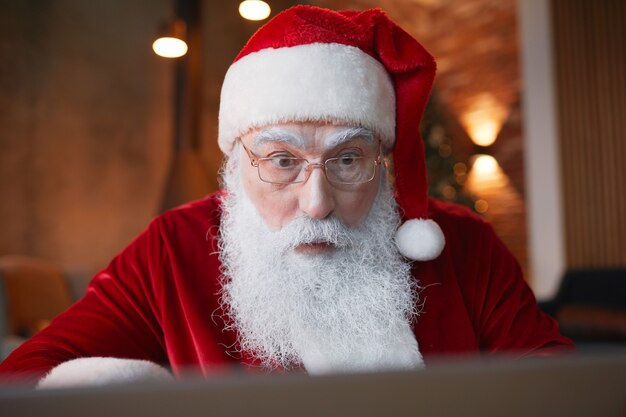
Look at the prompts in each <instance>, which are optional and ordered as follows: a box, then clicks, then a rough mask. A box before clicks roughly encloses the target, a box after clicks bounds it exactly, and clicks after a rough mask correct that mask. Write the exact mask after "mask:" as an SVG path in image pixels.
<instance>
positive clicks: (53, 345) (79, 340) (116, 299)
mask: <svg viewBox="0 0 626 417" xmlns="http://www.w3.org/2000/svg"><path fill="white" fill-rule="evenodd" d="M163 257H164V251H163V244H162V242H161V239H160V233H159V227H158V220H157V221H155V222H153V223H152V224H151V226H150V228H148V230H147V231H145V232H144V233H143V234H141V235H140V236H139V237H138V238H137V239H136V240H135V241H134V242H133V243H131V244H130V245H129V246H128V247H127V248H126V249H125V250H124V251H122V252H121V253H120V254H119V255H118V256H117V257H115V258H114V259H113V261H112V262H111V263H110V265H109V266H108V267H107V268H106V269H105V270H103V271H101V272H100V273H98V274H97V275H96V276H95V277H94V279H93V280H92V281H91V283H90V284H89V287H88V288H87V292H86V294H85V296H84V297H83V298H82V299H81V300H79V301H78V302H76V303H75V304H74V305H73V306H71V307H70V308H69V309H68V310H67V311H66V312H64V313H63V314H61V315H59V316H58V317H56V318H55V319H54V320H53V321H52V322H51V323H50V325H49V326H48V327H46V328H45V329H43V330H42V331H41V332H39V333H38V334H36V335H35V336H34V337H32V338H31V339H29V340H28V341H26V342H25V343H24V344H23V345H21V346H20V347H19V348H17V349H16V350H15V351H14V352H13V353H12V354H11V355H9V357H8V358H7V359H6V360H5V361H4V362H2V364H0V377H1V378H2V380H6V381H9V380H13V381H20V382H25V383H34V382H36V381H37V380H38V379H39V378H40V377H41V376H43V375H44V374H45V373H46V372H48V371H49V370H50V369H52V368H53V367H55V366H56V365H58V364H59V363H62V362H65V361H68V360H71V359H74V358H78V357H87V356H111V357H118V358H129V359H146V360H150V361H153V362H156V363H160V364H165V365H166V364H167V355H166V353H165V348H164V339H163V334H162V330H161V326H160V322H161V320H160V314H159V303H158V300H159V299H160V297H159V284H158V283H159V282H160V279H159V276H160V272H161V265H162V263H163V259H162V258H163Z"/></svg>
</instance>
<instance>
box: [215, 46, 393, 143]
mask: <svg viewBox="0 0 626 417" xmlns="http://www.w3.org/2000/svg"><path fill="white" fill-rule="evenodd" d="M220 100H221V101H220V114H219V135H218V143H219V146H220V148H221V149H222V151H223V152H224V153H225V154H230V152H231V151H232V147H233V143H234V141H235V139H236V138H237V137H239V136H241V135H242V134H244V133H246V132H248V131H249V130H250V129H252V128H255V127H262V126H266V125H270V124H276V123H286V122H307V121H310V122H311V121H321V122H333V123H345V124H349V125H354V126H360V127H365V128H368V129H370V130H372V131H373V132H374V133H375V134H378V135H380V136H381V139H382V140H383V144H384V145H385V147H387V148H391V147H392V145H393V143H394V140H395V139H394V138H395V127H396V99H395V92H394V87H393V83H392V81H391V78H390V77H389V74H388V73H387V71H386V70H385V68H384V67H383V65H382V64H381V63H380V62H378V61H377V60H376V59H374V58H372V57H371V56H369V55H367V54H366V53H365V52H363V51H361V50H360V49H359V48H355V47H353V46H348V45H342V44H337V43H312V44H305V45H297V46H292V47H285V48H278V49H274V48H268V49H263V50H261V51H258V52H254V53H251V54H249V55H246V56H244V57H243V58H241V59H239V60H238V61H236V62H235V63H233V65H231V67H230V68H229V70H228V72H227V73H226V77H225V78H224V84H223V86H222V93H221V99H220Z"/></svg>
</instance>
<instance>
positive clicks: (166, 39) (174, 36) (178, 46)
mask: <svg viewBox="0 0 626 417" xmlns="http://www.w3.org/2000/svg"><path fill="white" fill-rule="evenodd" d="M186 31H187V27H186V25H185V22H184V21H182V20H180V19H176V20H173V21H172V22H171V23H170V24H169V25H166V26H165V27H164V29H163V30H162V31H161V32H162V33H161V36H160V37H159V38H158V39H157V40H155V41H154V42H153V43H152V50H153V51H154V53H155V54H157V55H158V56H162V57H163V58H179V57H181V56H183V55H185V54H186V53H187V50H188V49H189V48H188V47H187V42H185V38H186V36H185V33H186Z"/></svg>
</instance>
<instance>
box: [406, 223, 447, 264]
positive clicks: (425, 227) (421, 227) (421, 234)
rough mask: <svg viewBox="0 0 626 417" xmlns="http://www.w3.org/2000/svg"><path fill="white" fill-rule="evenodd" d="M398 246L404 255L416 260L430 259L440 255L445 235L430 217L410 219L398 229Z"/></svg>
mask: <svg viewBox="0 0 626 417" xmlns="http://www.w3.org/2000/svg"><path fill="white" fill-rule="evenodd" d="M395 240H396V246H397V247H398V251H400V253H401V254H402V255H403V256H406V257H407V258H409V259H412V260H414V261H429V260H431V259H435V258H436V257H438V256H439V254H440V253H441V251H442V250H443V247H444V245H445V237H444V236H443V232H442V231H441V228H440V227H439V225H438V224H437V223H435V222H434V221H432V220H430V219H410V220H407V221H406V222H404V223H403V224H402V225H401V226H400V227H399V228H398V230H397V231H396V239H395Z"/></svg>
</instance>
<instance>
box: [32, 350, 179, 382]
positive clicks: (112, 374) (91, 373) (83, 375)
mask: <svg viewBox="0 0 626 417" xmlns="http://www.w3.org/2000/svg"><path fill="white" fill-rule="evenodd" d="M173 378H174V377H173V376H172V374H171V373H170V372H169V371H168V370H167V369H165V368H163V367H162V366H159V365H157V364H156V363H154V362H149V361H145V360H137V359H120V358H101V357H93V358H78V359H73V360H70V361H67V362H63V363H61V364H60V365H58V366H56V367H55V368H53V369H52V370H51V371H50V372H49V373H48V374H47V375H46V376H44V377H43V378H42V379H41V380H40V381H39V383H38V384H37V389H47V388H69V387H90V386H91V387H94V386H103V385H109V384H129V383H136V382H151V381H168V380H173Z"/></svg>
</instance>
